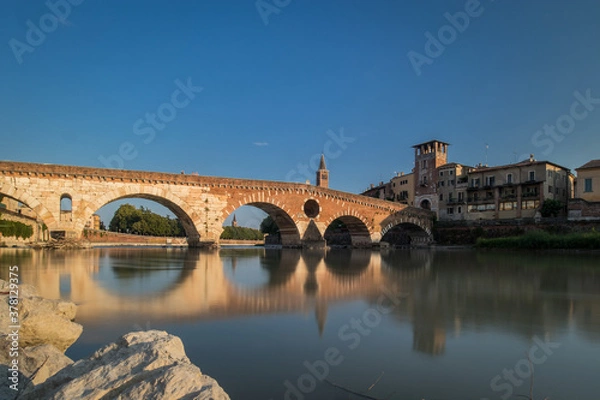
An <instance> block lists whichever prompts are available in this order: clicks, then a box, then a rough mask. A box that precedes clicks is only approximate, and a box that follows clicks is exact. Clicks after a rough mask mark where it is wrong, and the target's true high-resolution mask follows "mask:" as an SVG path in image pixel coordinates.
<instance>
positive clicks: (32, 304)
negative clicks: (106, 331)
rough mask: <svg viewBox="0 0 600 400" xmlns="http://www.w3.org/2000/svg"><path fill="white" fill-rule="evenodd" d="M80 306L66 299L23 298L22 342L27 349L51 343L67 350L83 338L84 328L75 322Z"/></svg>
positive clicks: (20, 339) (21, 308) (20, 315)
mask: <svg viewBox="0 0 600 400" xmlns="http://www.w3.org/2000/svg"><path fill="white" fill-rule="evenodd" d="M76 310H77V306H76V305H75V304H73V303H71V302H67V301H63V300H48V299H44V298H42V297H29V298H23V299H21V301H20V302H19V318H20V319H21V328H20V330H19V343H20V345H21V346H23V347H29V346H37V345H40V344H51V345H53V346H54V347H56V348H57V349H59V350H60V351H63V352H64V351H65V350H67V348H69V346H71V345H72V344H73V343H74V342H75V341H76V340H77V338H79V336H80V335H81V332H82V331H83V327H82V326H81V325H79V324H76V323H74V322H72V320H73V319H74V318H75V313H76Z"/></svg>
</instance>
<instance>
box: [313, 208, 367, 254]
mask: <svg viewBox="0 0 600 400" xmlns="http://www.w3.org/2000/svg"><path fill="white" fill-rule="evenodd" d="M323 237H324V238H325V241H326V242H327V245H328V246H330V247H370V246H371V245H372V241H371V234H370V233H369V228H367V226H366V225H365V223H364V222H363V221H361V220H360V219H359V218H357V217H354V216H351V215H345V216H341V217H339V218H336V219H335V220H333V221H332V222H331V223H330V224H329V226H328V227H327V229H326V230H325V234H324V235H323Z"/></svg>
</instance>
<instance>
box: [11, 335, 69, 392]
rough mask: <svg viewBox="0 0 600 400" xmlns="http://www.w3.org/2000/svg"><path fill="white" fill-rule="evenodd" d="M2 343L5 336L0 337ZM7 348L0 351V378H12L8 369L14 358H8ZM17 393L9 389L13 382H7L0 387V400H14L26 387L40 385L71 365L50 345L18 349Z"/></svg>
mask: <svg viewBox="0 0 600 400" xmlns="http://www.w3.org/2000/svg"><path fill="white" fill-rule="evenodd" d="M0 340H2V341H3V342H4V341H6V340H8V339H7V338H6V337H5V336H0ZM8 347H9V346H3V348H2V349H0V376H4V377H8V376H12V371H11V373H10V374H9V367H10V366H11V365H12V362H13V359H15V357H10V352H9V351H8ZM17 359H18V361H19V363H18V385H17V387H18V391H16V390H13V389H11V388H10V386H9V385H11V384H12V383H14V382H11V381H10V380H9V381H8V384H4V385H2V386H0V399H7V400H8V399H14V398H15V397H16V396H17V394H18V393H19V392H20V391H23V390H24V389H26V388H28V387H33V386H34V385H37V384H40V383H42V382H44V381H45V380H46V379H48V378H49V377H50V376H52V375H54V374H55V373H57V372H58V371H60V370H61V369H63V368H64V367H66V366H67V365H69V364H72V363H73V360H71V359H70V358H69V357H67V356H65V355H64V354H63V353H61V352H60V351H59V350H58V349H57V348H56V347H54V346H52V345H50V344H43V345H41V346H35V347H28V348H25V349H24V348H19V350H18V358H17Z"/></svg>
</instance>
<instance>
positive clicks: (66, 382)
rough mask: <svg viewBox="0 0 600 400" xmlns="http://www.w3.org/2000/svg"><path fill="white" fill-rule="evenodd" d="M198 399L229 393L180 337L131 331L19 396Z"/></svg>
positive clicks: (30, 399)
mask: <svg viewBox="0 0 600 400" xmlns="http://www.w3.org/2000/svg"><path fill="white" fill-rule="evenodd" d="M41 398H43V399H56V400H59V399H60V400H62V399H82V400H92V399H108V398H111V399H113V398H116V399H120V400H127V399H132V400H133V399H186V400H187V399H189V400H192V399H198V400H203V399H206V400H209V399H212V400H224V399H229V396H228V395H227V394H226V393H225V392H224V391H223V389H222V388H221V387H220V386H219V384H218V383H217V382H216V381H215V380H214V379H212V378H210V377H208V376H206V375H203V374H202V372H201V371H200V369H199V368H198V367H196V366H195V365H193V364H191V362H190V360H189V359H188V358H187V356H186V355H185V351H184V348H183V343H182V342H181V339H179V338H178V337H176V336H173V335H170V334H168V333H167V332H164V331H142V332H132V333H129V334H127V335H125V336H122V337H121V338H120V339H119V340H118V341H117V342H115V343H111V344H109V345H108V346H105V347H104V348H102V349H100V350H98V351H97V352H96V353H95V354H94V355H92V356H91V357H90V358H88V359H84V360H80V361H77V362H76V363H74V364H71V365H69V366H67V367H65V368H63V369H62V370H60V371H59V372H58V373H57V374H55V375H54V376H52V377H50V378H49V379H47V380H46V381H45V382H43V383H42V384H39V385H37V386H35V387H33V388H29V389H27V390H25V392H23V393H22V395H21V396H20V397H19V400H37V399H41Z"/></svg>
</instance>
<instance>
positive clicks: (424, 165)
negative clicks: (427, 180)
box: [423, 160, 427, 168]
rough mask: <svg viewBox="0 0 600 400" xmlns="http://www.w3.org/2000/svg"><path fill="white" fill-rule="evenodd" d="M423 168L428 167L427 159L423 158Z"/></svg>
mask: <svg viewBox="0 0 600 400" xmlns="http://www.w3.org/2000/svg"><path fill="white" fill-rule="evenodd" d="M423 168H427V160H423Z"/></svg>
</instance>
